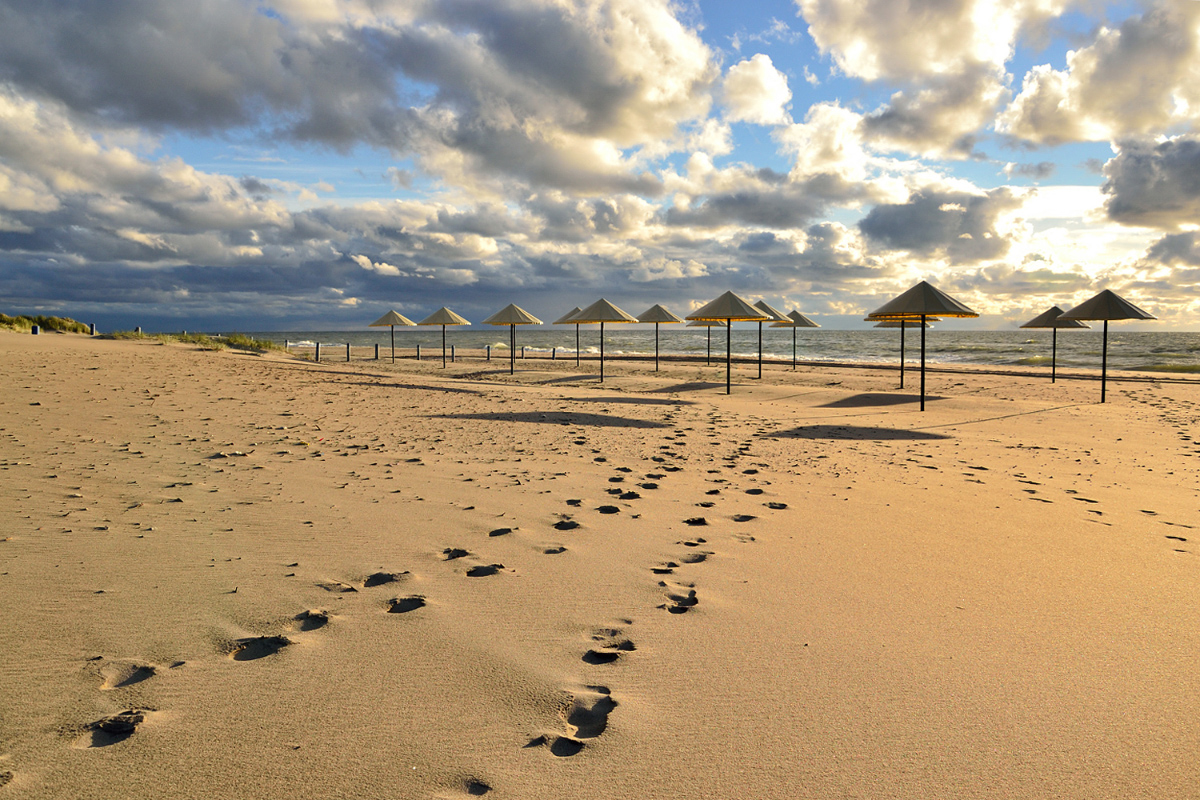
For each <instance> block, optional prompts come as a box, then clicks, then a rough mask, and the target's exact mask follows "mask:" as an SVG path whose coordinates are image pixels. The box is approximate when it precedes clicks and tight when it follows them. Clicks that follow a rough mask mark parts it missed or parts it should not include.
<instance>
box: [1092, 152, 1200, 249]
mask: <svg viewBox="0 0 1200 800" xmlns="http://www.w3.org/2000/svg"><path fill="white" fill-rule="evenodd" d="M1104 176H1105V178H1107V180H1106V181H1105V182H1104V185H1103V186H1102V187H1101V190H1102V191H1103V192H1104V193H1105V194H1106V195H1108V199H1107V200H1105V201H1104V209H1105V211H1106V212H1107V214H1108V217H1109V219H1112V220H1114V221H1116V222H1121V223H1124V224H1126V225H1143V226H1146V227H1152V228H1162V229H1167V230H1171V229H1174V228H1177V227H1178V226H1180V225H1182V224H1185V223H1195V222H1196V221H1197V220H1200V138H1198V137H1196V136H1180V137H1176V138H1174V139H1168V140H1167V141H1164V142H1150V141H1141V140H1139V141H1125V142H1121V143H1119V145H1118V152H1117V155H1116V156H1114V157H1113V158H1112V159H1110V160H1109V161H1108V163H1106V164H1105V165H1104Z"/></svg>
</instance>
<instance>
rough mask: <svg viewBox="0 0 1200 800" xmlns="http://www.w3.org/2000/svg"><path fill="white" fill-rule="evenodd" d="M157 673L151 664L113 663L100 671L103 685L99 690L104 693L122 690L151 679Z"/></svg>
mask: <svg viewBox="0 0 1200 800" xmlns="http://www.w3.org/2000/svg"><path fill="white" fill-rule="evenodd" d="M157 672H158V670H157V668H155V667H154V666H153V665H152V664H138V663H136V662H133V661H126V662H114V663H111V664H108V665H106V666H105V667H104V668H102V669H101V670H100V674H101V675H103V676H104V683H103V684H101V686H100V689H101V691H106V692H107V691H112V690H113V689H124V688H125V687H126V686H133V685H134V684H135V683H141V682H142V681H145V680H149V679H150V678H153V677H154V676H155V675H156V674H157Z"/></svg>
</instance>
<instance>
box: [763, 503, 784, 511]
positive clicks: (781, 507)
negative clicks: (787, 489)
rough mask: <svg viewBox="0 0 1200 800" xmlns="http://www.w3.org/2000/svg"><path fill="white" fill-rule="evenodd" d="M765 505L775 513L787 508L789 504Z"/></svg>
mask: <svg viewBox="0 0 1200 800" xmlns="http://www.w3.org/2000/svg"><path fill="white" fill-rule="evenodd" d="M764 505H765V506H766V507H767V508H770V509H773V510H775V511H782V510H783V509H785V508H787V503H764Z"/></svg>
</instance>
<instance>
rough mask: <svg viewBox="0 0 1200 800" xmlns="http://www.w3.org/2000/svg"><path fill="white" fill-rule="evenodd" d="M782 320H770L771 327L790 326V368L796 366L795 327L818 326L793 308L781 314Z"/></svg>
mask: <svg viewBox="0 0 1200 800" xmlns="http://www.w3.org/2000/svg"><path fill="white" fill-rule="evenodd" d="M783 317H784V318H783V320H780V321H779V322H772V323H771V327H772V328H791V329H792V369H795V368H796V328H819V327H821V326H820V325H818V324H817V323H815V322H813V321H812V320H811V319H809V318H808V317H806V316H804V315H803V314H801V313H800V312H799V311H796V310H795V309H793V310H791V311H789V312H788V313H786V314H784V315H783Z"/></svg>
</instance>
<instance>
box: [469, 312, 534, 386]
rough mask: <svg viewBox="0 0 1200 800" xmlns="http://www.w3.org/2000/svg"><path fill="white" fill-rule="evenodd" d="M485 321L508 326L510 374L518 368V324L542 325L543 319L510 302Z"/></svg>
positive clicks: (489, 323) (488, 323) (486, 323)
mask: <svg viewBox="0 0 1200 800" xmlns="http://www.w3.org/2000/svg"><path fill="white" fill-rule="evenodd" d="M483 322H484V324H485V325H507V326H508V374H509V375H512V374H513V373H514V372H516V369H517V326H518V325H541V324H542V321H541V320H540V319H538V318H537V317H535V316H534V315H533V314H530V313H529V312H528V311H526V310H525V309H523V308H521V307H520V306H518V305H516V304H515V303H509V304H508V305H506V306H505V307H504V308H502V309H500V310H499V311H497V312H496V313H495V314H492V315H491V316H490V317H488V318H487V319H485V320H484V321H483Z"/></svg>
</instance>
